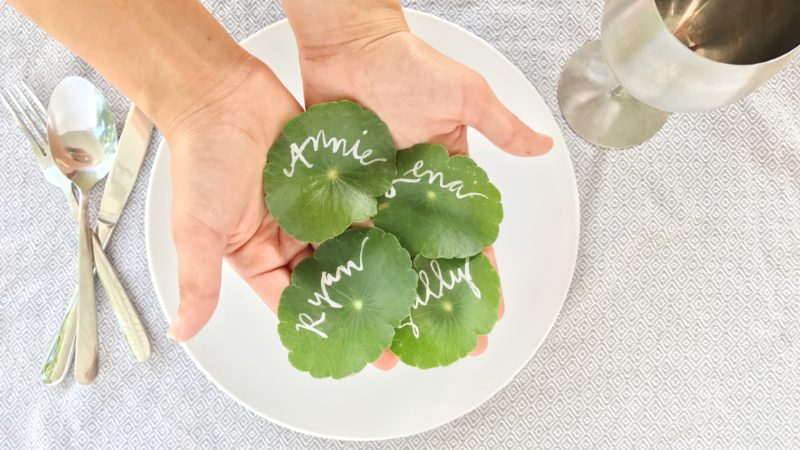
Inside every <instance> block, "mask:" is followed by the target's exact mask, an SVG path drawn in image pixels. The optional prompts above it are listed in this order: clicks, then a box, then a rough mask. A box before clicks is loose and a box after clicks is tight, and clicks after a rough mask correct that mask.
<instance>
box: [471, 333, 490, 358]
mask: <svg viewBox="0 0 800 450" xmlns="http://www.w3.org/2000/svg"><path fill="white" fill-rule="evenodd" d="M488 346H489V336H478V345H476V346H475V348H473V349H472V351H471V352H469V356H478V355H480V354H481V353H483V352H485V351H486V347H488Z"/></svg>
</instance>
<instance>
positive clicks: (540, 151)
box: [528, 133, 553, 155]
mask: <svg viewBox="0 0 800 450" xmlns="http://www.w3.org/2000/svg"><path fill="white" fill-rule="evenodd" d="M551 148H553V138H552V137H550V136H548V135H546V134H541V133H536V138H535V139H534V145H533V148H531V149H529V150H528V154H531V155H544V154H545V153H547V152H549V151H550V149H551Z"/></svg>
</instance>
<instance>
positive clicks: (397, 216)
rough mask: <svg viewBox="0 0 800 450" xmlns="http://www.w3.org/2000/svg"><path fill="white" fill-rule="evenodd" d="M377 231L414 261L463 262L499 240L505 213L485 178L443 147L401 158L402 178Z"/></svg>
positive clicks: (422, 147) (385, 203) (420, 148)
mask: <svg viewBox="0 0 800 450" xmlns="http://www.w3.org/2000/svg"><path fill="white" fill-rule="evenodd" d="M381 207H382V208H381V210H380V212H378V215H377V216H375V219H374V220H375V225H376V226H378V227H380V228H383V229H384V230H386V231H388V232H390V233H393V234H394V235H395V236H397V238H398V239H399V240H400V243H402V244H403V247H405V248H406V249H407V250H408V251H409V252H410V253H411V254H412V255H422V256H424V257H426V258H432V259H435V258H464V257H467V256H472V255H475V254H477V253H479V252H480V251H481V250H482V249H483V248H484V247H486V246H488V245H490V244H492V243H493V242H494V241H495V240H496V239H497V233H498V231H499V225H500V221H501V220H502V219H503V207H502V205H501V204H500V192H499V191H498V190H497V188H495V187H494V185H492V183H490V182H489V178H488V177H487V176H486V172H484V171H483V169H481V168H480V167H478V165H477V164H475V161H473V160H472V159H471V158H468V157H466V156H453V157H452V158H451V157H449V156H448V154H447V150H446V149H445V148H444V147H442V146H440V145H430V144H419V145H415V146H414V147H411V148H410V149H408V150H402V151H400V152H398V154H397V178H396V179H395V180H394V181H393V183H392V189H390V190H389V191H388V192H387V193H386V194H385V195H384V197H383V199H382V205H381Z"/></svg>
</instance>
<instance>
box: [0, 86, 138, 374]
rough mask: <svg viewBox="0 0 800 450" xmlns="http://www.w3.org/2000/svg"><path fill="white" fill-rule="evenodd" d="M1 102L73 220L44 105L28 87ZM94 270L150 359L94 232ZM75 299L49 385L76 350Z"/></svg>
mask: <svg viewBox="0 0 800 450" xmlns="http://www.w3.org/2000/svg"><path fill="white" fill-rule="evenodd" d="M0 100H2V102H3V104H5V106H6V108H8V110H9V111H10V112H11V114H12V115H13V116H14V118H15V119H16V121H17V123H18V124H19V126H20V128H21V129H22V131H23V132H24V133H25V135H26V136H27V138H28V140H29V141H30V142H31V145H32V147H33V151H34V153H35V154H36V160H37V161H38V163H39V168H40V169H41V170H42V172H43V173H44V176H45V179H47V181H48V182H50V183H51V184H53V185H54V186H57V187H58V188H59V189H61V190H62V191H63V192H64V194H65V195H66V197H67V203H68V204H69V206H70V209H71V211H72V215H73V217H76V214H77V208H78V205H77V201H76V199H75V195H74V192H73V191H72V185H71V183H70V182H69V180H67V178H66V177H64V176H63V175H62V174H61V172H60V171H59V170H58V168H57V167H55V162H54V161H53V159H52V157H51V156H50V155H49V151H50V147H49V145H48V144H47V128H46V123H47V118H46V112H45V109H44V106H42V104H41V103H40V102H39V99H38V98H36V95H34V94H33V92H31V90H30V88H28V86H26V85H25V84H21V85H20V86H14V87H12V88H8V89H5V90H4V92H2V93H0ZM92 239H93V248H94V260H95V269H96V271H97V275H98V277H99V278H100V282H101V283H102V284H103V287H104V288H105V290H106V292H107V293H108V297H109V300H110V302H111V306H112V308H113V309H114V313H115V316H116V317H117V320H118V321H119V323H120V326H121V327H122V329H123V332H124V334H125V336H126V339H127V341H128V345H129V346H130V348H131V351H132V352H133V354H134V356H135V357H136V359H137V360H139V361H144V360H146V359H147V358H148V357H149V356H150V342H149V339H148V337H147V333H146V331H145V329H144V325H142V322H141V319H140V318H139V315H138V313H137V312H136V309H135V308H134V306H133V304H132V303H131V300H130V298H129V297H128V295H127V293H126V292H125V289H124V287H123V286H122V283H121V282H120V281H119V277H118V276H117V274H116V272H115V271H114V268H113V267H112V266H111V263H110V262H109V260H108V258H107V257H106V254H105V252H104V251H103V245H102V244H101V243H100V241H99V239H98V238H97V235H96V233H94V232H93V233H92ZM75 298H76V297H75V296H73V300H72V303H71V306H70V309H69V311H68V312H67V315H66V316H65V317H64V320H63V321H62V323H61V327H60V329H59V334H58V335H59V336H62V337H61V338H60V339H56V340H55V341H54V342H53V347H52V348H51V349H50V352H49V353H48V357H47V361H46V362H45V365H44V368H43V369H42V381H43V382H44V383H46V384H55V383H59V382H61V381H62V380H63V379H64V376H65V375H66V373H67V369H68V368H69V363H70V361H71V359H72V354H73V351H74V347H75V324H76V320H75Z"/></svg>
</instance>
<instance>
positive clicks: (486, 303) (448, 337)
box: [264, 101, 503, 378]
mask: <svg viewBox="0 0 800 450" xmlns="http://www.w3.org/2000/svg"><path fill="white" fill-rule="evenodd" d="M264 180H265V183H264V187H265V191H266V202H267V207H268V208H269V210H270V212H271V214H272V215H273V216H274V217H275V218H276V220H277V221H278V223H279V224H280V225H281V227H283V228H284V229H285V230H286V231H287V232H288V233H289V234H291V235H292V236H294V237H295V238H297V239H299V240H302V241H306V242H321V244H320V245H319V247H318V248H317V250H316V252H315V253H314V255H313V256H312V257H310V258H308V259H307V260H305V261H303V262H301V263H300V264H299V265H298V266H297V267H296V268H295V270H294V272H293V274H292V284H291V285H290V286H289V287H288V288H286V290H284V292H283V295H282V296H281V301H280V304H279V307H278V319H279V321H280V323H279V325H278V333H279V335H280V338H281V341H282V342H283V344H284V346H286V348H287V349H288V350H289V360H290V362H291V363H292V365H294V366H295V367H296V368H298V369H300V370H303V371H306V372H309V373H310V374H311V375H312V376H314V377H333V378H342V377H345V376H347V375H350V374H353V373H356V372H358V371H360V370H361V369H363V368H364V367H365V366H366V365H367V364H368V363H370V362H373V361H375V360H376V359H378V357H379V356H380V355H381V353H382V352H383V350H385V349H386V348H389V347H391V349H392V351H393V352H394V353H395V354H397V356H398V357H399V358H400V359H401V360H402V361H403V362H405V363H406V364H409V365H412V366H416V367H420V368H430V367H436V366H443V365H448V364H451V363H453V362H454V361H456V360H458V359H460V358H463V357H464V356H466V355H467V354H469V352H470V351H471V350H472V349H474V348H475V346H476V345H477V337H478V336H479V335H484V334H487V333H489V332H490V331H491V329H492V327H493V326H494V323H495V321H496V320H497V311H498V308H499V303H500V280H499V278H498V276H497V273H496V272H495V271H494V269H493V267H492V265H491V264H490V262H489V260H488V258H487V257H486V256H484V255H483V254H482V253H481V251H482V250H483V248H484V247H486V246H488V245H491V244H492V243H493V242H494V241H495V240H496V239H497V234H498V229H499V224H500V221H501V220H502V216H503V210H502V206H501V204H500V193H499V192H498V191H497V189H496V188H495V187H494V186H493V185H492V184H491V183H490V182H489V179H488V177H487V176H486V173H485V172H484V171H483V170H482V169H481V168H480V167H478V165H477V164H475V162H474V161H473V160H472V159H470V158H468V157H465V156H453V157H450V156H449V155H448V153H447V150H446V149H445V148H444V147H442V146H439V145H430V144H419V145H415V146H414V147H412V148H410V149H407V150H401V151H400V152H397V150H396V149H395V147H394V144H393V142H392V138H391V136H390V134H389V131H388V129H387V127H386V125H385V124H384V123H383V122H382V121H381V120H380V119H379V118H378V116H377V115H375V114H374V113H373V112H371V111H369V110H366V109H364V108H362V107H360V106H359V105H357V104H355V103H352V102H349V101H340V102H334V103H325V104H320V105H316V106H312V107H310V108H309V109H308V111H307V112H305V113H303V114H301V115H299V116H297V117H296V118H294V119H292V120H290V121H289V122H288V123H287V124H286V125H285V127H284V129H283V136H282V137H281V138H280V139H279V140H278V141H276V142H275V144H274V145H273V147H272V148H271V149H270V151H269V155H268V160H267V166H266V168H265V169H264ZM367 219H372V220H373V222H374V224H375V227H373V228H367V229H350V230H348V228H349V227H350V226H351V225H352V224H353V223H354V222H360V221H364V220H367Z"/></svg>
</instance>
